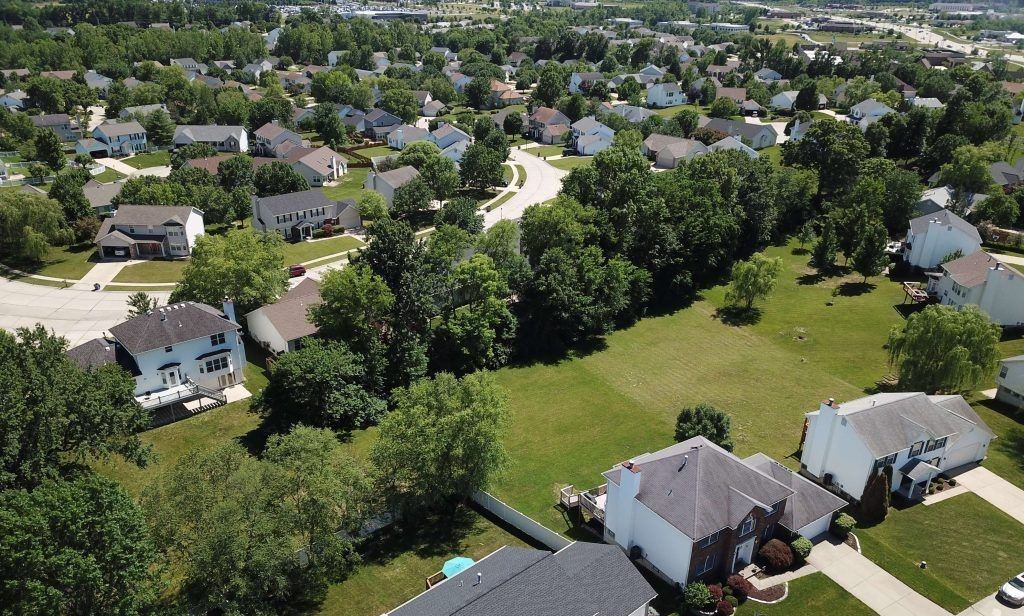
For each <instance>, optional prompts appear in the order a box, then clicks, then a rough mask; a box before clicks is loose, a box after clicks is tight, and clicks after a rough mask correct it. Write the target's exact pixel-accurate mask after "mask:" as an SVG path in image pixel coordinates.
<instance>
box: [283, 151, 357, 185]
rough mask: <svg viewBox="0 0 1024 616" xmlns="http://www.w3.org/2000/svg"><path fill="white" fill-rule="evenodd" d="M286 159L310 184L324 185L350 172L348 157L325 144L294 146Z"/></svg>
mask: <svg viewBox="0 0 1024 616" xmlns="http://www.w3.org/2000/svg"><path fill="white" fill-rule="evenodd" d="M285 160H286V161H287V162H288V164H289V165H291V168H292V171H294V172H295V173H298V174H299V175H301V176H302V177H303V178H305V180H306V183H308V184H309V185H310V186H323V185H324V184H328V183H330V182H334V181H336V180H338V179H339V178H341V176H343V175H345V174H346V173H348V159H347V158H345V157H344V156H342V155H341V154H338V153H337V152H335V151H334V150H332V149H331V148H329V147H327V146H325V145H323V146H320V147H319V148H294V149H292V150H291V151H290V152H288V155H287V156H286V157H285Z"/></svg>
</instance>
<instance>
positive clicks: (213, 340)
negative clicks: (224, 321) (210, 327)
mask: <svg viewBox="0 0 1024 616" xmlns="http://www.w3.org/2000/svg"><path fill="white" fill-rule="evenodd" d="M210 344H212V345H213V346H217V345H218V344H224V332H221V333H219V334H214V335H212V336H210Z"/></svg>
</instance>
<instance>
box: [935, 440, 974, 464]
mask: <svg viewBox="0 0 1024 616" xmlns="http://www.w3.org/2000/svg"><path fill="white" fill-rule="evenodd" d="M980 448H981V443H973V444H971V445H968V446H966V447H961V448H959V449H954V450H953V451H951V452H949V455H947V456H946V460H945V462H943V465H942V466H943V468H944V469H946V470H949V469H953V468H956V467H958V466H963V465H964V464H970V463H971V462H977V461H978V459H979V458H981V453H980V451H979V450H980Z"/></svg>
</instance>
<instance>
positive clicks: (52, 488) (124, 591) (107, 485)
mask: <svg viewBox="0 0 1024 616" xmlns="http://www.w3.org/2000/svg"><path fill="white" fill-rule="evenodd" d="M155 564H156V550H155V549H154V547H153V544H152V541H151V540H150V538H149V536H148V532H147V529H146V522H145V519H144V518H143V517H142V512H141V511H140V510H139V509H138V507H136V505H135V503H134V502H133V501H132V499H131V497H130V496H129V495H128V494H127V493H126V492H125V491H124V490H123V489H122V488H121V487H120V486H118V484H117V483H115V482H113V481H111V480H109V479H105V478H102V477H100V476H99V475H96V474H94V473H92V472H85V473H83V474H82V475H81V476H79V477H76V478H75V479H72V480H69V481H59V480H57V481H53V480H50V481H46V482H44V483H42V484H41V485H39V486H38V487H36V488H35V489H34V490H31V491H27V490H6V491H2V492H0V570H2V571H4V583H3V584H2V585H0V605H3V606H4V612H6V613H9V614H119V615H121V616H135V615H140V614H146V613H149V608H151V607H152V606H153V605H154V604H155V603H156V599H157V591H158V587H157V580H156V577H157V576H156V568H155Z"/></svg>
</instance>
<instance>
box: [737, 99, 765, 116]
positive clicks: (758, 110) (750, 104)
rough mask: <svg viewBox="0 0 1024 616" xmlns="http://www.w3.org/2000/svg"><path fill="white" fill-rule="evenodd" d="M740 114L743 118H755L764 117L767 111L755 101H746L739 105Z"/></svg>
mask: <svg viewBox="0 0 1024 616" xmlns="http://www.w3.org/2000/svg"><path fill="white" fill-rule="evenodd" d="M740 113H741V114H743V115H744V116H749V117H752V118H756V117H759V116H763V115H766V114H767V113H768V110H767V109H765V108H764V107H762V106H761V105H760V103H758V102H757V101H755V100H751V99H747V100H745V101H743V102H742V103H740Z"/></svg>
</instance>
